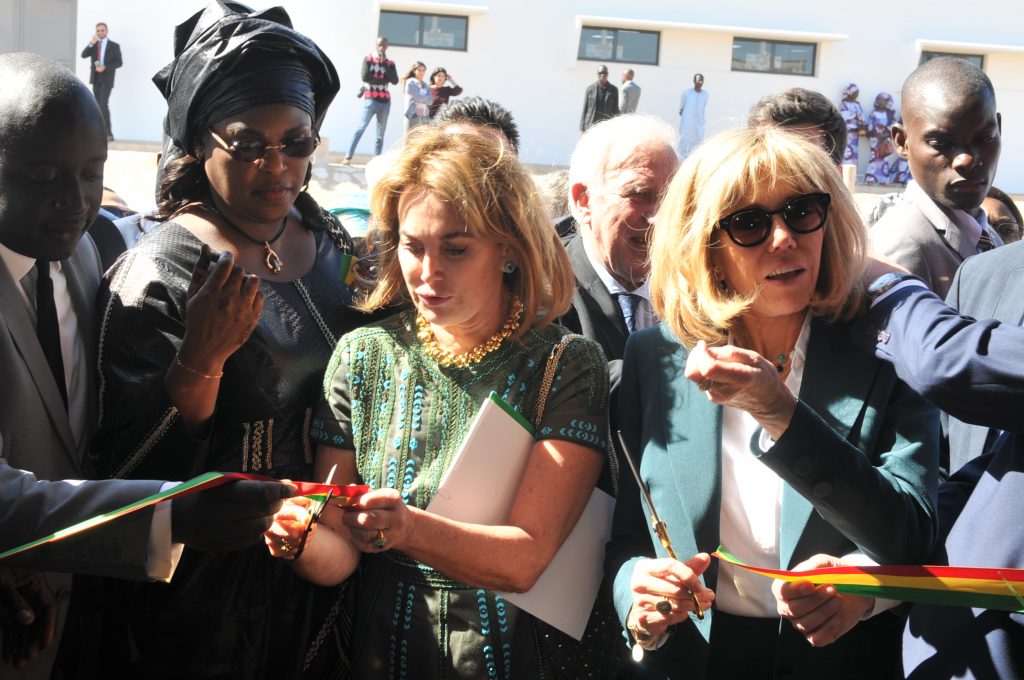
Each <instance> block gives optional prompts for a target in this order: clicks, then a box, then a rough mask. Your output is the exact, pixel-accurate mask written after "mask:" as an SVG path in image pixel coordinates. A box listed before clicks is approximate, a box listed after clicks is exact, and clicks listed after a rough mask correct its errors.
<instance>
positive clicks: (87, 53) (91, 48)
mask: <svg viewBox="0 0 1024 680" xmlns="http://www.w3.org/2000/svg"><path fill="white" fill-rule="evenodd" d="M95 52H96V45H86V46H85V49H83V50H82V59H90V58H92V56H93V54H95Z"/></svg>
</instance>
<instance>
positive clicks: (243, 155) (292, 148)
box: [210, 128, 320, 163]
mask: <svg viewBox="0 0 1024 680" xmlns="http://www.w3.org/2000/svg"><path fill="white" fill-rule="evenodd" d="M210 136H212V137H213V140H214V141H215V142H217V143H218V144H220V146H221V148H223V149H224V150H225V151H227V152H228V153H229V154H231V158H233V159H234V160H236V161H238V162H239V163H253V162H255V161H260V160H263V159H264V158H266V157H267V154H268V153H269V152H270V150H271V149H280V150H281V153H283V154H284V155H285V156H288V157H289V158H309V157H310V156H312V155H313V152H314V151H316V148H317V147H318V146H320V137H318V136H309V137H296V138H294V139H288V140H285V141H284V142H283V143H281V144H268V143H267V142H265V141H255V140H254V141H249V142H243V141H241V140H238V139H233V140H231V142H230V143H228V142H227V141H226V140H225V139H224V138H223V137H221V136H220V135H218V134H217V133H216V132H214V131H213V129H212V128H211V129H210Z"/></svg>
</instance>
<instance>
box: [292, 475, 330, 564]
mask: <svg viewBox="0 0 1024 680" xmlns="http://www.w3.org/2000/svg"><path fill="white" fill-rule="evenodd" d="M337 469H338V466H337V464H335V465H333V466H332V467H331V471H330V472H328V473H327V480H326V481H324V484H325V485H329V484H330V483H331V480H332V479H334V471H335V470H337ZM333 495H334V489H329V490H328V491H327V495H326V496H324V499H323V500H322V501H319V502H316V503H314V505H313V506H312V507H311V508H310V510H311V512H310V513H309V519H308V520H306V530H305V531H304V532H302V540H301V541H299V547H298V549H297V550H296V551H295V557H293V558H292V559H295V560H297V559H299V556H300V555H302V551H303V549H305V547H306V539H307V538H309V534H310V533H312V531H313V525H314V524H316V523H317V522H319V521H320V515H322V514H324V510H326V509H327V504H328V503H329V502H330V500H331V497H332V496H333Z"/></svg>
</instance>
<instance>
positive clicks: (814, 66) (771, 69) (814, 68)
mask: <svg viewBox="0 0 1024 680" xmlns="http://www.w3.org/2000/svg"><path fill="white" fill-rule="evenodd" d="M737 40H743V41H746V42H757V43H762V42H763V43H768V44H769V45H771V48H772V49H771V55H770V56H769V59H768V70H766V71H761V70H757V69H749V68H737V67H736V61H735V60H734V59H733V58H732V55H731V54H730V55H729V70H730V71H735V72H737V73H760V74H772V75H779V76H799V77H801V78H814V77H816V76H817V73H818V47H819V46H820V45H819V43H816V42H803V41H800V40H776V39H774V38H747V37H744V36H739V35H734V36H733V37H732V49H733V50H735V49H736V41H737ZM778 45H798V46H800V47H810V48H811V49H812V50H813V51H814V53H813V55H812V57H811V72H810V73H793V72H792V71H780V70H777V69H776V68H775V65H774V64H775V48H776V46H778Z"/></svg>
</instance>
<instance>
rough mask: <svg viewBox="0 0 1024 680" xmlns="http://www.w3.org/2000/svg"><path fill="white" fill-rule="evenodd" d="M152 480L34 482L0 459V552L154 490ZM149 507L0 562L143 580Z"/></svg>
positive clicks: (31, 478) (149, 520) (31, 476)
mask: <svg viewBox="0 0 1024 680" xmlns="http://www.w3.org/2000/svg"><path fill="white" fill-rule="evenodd" d="M160 485H161V482H157V481H116V482H115V481H93V482H68V481H56V482H47V481H38V480H36V478H35V476H34V475H32V474H31V473H29V472H25V471H23V470H17V469H14V468H12V467H10V466H9V465H8V464H7V461H6V460H4V459H2V458H0V489H2V490H3V495H4V497H5V498H6V499H7V500H6V501H5V502H4V503H2V504H0V542H2V545H0V550H8V549H10V548H14V547H17V546H20V545H23V544H25V543H28V542H30V541H33V540H36V539H38V538H41V537H43V536H48V535H50V534H52V533H54V532H56V531H59V530H61V529H64V528H66V527H69V526H71V525H74V524H77V523H78V522H81V521H83V520H86V519H89V518H91V517H95V516H96V515H100V514H103V513H105V512H109V511H110V510H113V509H115V508H119V507H121V506H124V505H127V504H129V503H132V502H134V501H137V500H139V499H141V498H145V497H146V496H149V495H152V494H154V493H156V492H158V491H159V490H160ZM152 518H153V511H152V509H146V510H142V511H139V512H137V513H134V514H132V515H129V516H126V517H123V518H120V519H117V520H114V521H113V522H110V523H109V524H106V525H103V526H100V527H97V528H95V529H91V530H88V531H85V532H83V533H81V534H79V535H77V536H73V537H70V538H67V539H64V540H62V541H58V542H55V543H51V544H49V545H45V546H42V547H40V548H36V549H34V550H31V551H28V552H26V553H23V554H21V555H18V556H15V557H12V558H10V559H8V560H4V561H3V562H2V563H0V564H4V565H6V566H12V567H20V568H25V569H36V570H43V571H65V572H74V573H83V574H98V575H103V576H115V577H119V578H133V579H139V580H142V579H148V576H147V575H146V560H147V558H148V553H149V531H150V525H151V523H152Z"/></svg>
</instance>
